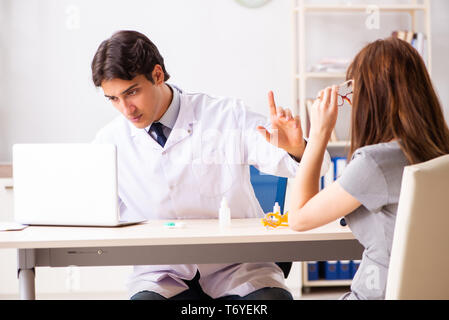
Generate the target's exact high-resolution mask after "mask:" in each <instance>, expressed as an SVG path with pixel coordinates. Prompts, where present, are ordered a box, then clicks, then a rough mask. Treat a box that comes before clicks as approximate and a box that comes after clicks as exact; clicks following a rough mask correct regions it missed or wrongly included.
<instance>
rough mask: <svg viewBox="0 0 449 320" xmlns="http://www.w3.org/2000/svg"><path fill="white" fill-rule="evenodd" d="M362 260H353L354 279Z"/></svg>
mask: <svg viewBox="0 0 449 320" xmlns="http://www.w3.org/2000/svg"><path fill="white" fill-rule="evenodd" d="M360 261H361V260H351V278H352V279H354V276H355V273H356V272H357V270H358V269H359V266H360Z"/></svg>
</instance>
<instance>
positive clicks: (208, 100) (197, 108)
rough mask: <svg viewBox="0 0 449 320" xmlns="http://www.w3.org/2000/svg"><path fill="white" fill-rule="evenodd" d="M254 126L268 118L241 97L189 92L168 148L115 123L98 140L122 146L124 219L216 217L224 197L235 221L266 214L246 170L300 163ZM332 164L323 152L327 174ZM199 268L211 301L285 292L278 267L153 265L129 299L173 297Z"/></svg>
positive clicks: (140, 271)
mask: <svg viewBox="0 0 449 320" xmlns="http://www.w3.org/2000/svg"><path fill="white" fill-rule="evenodd" d="M257 125H264V126H266V125H267V119H266V118H265V117H264V116H261V115H259V114H256V113H253V112H250V111H248V110H247V109H246V108H245V106H244V105H243V103H242V102H241V101H239V100H237V99H231V98H216V97H211V96H209V95H206V94H188V93H181V94H180V110H179V114H178V118H177V120H176V123H175V126H174V128H173V130H172V132H171V134H170V135H169V137H168V139H167V142H166V144H165V147H164V148H162V147H161V146H160V145H159V144H158V143H157V142H156V141H154V140H153V139H152V138H151V137H150V136H149V134H148V133H147V132H146V131H145V130H144V129H137V128H136V127H135V126H134V125H132V123H130V122H129V121H128V120H126V119H125V118H124V117H123V116H119V117H117V118H116V119H114V120H113V121H112V122H111V123H109V124H108V125H107V126H106V127H104V128H103V129H102V130H100V131H99V133H98V134H97V136H96V139H95V142H96V143H113V144H115V145H116V146H117V151H118V153H117V154H118V183H119V196H120V203H121V217H122V219H124V220H127V219H135V218H146V219H150V220H151V219H210V218H217V217H218V210H219V207H220V202H221V200H222V198H223V196H225V197H226V198H227V201H228V204H229V207H230V209H231V216H232V218H254V217H262V216H263V211H262V209H261V207H260V205H259V202H258V201H257V199H256V197H255V194H254V191H253V189H252V186H251V183H250V173H249V167H248V165H254V166H255V167H257V168H258V169H259V170H260V171H262V172H264V173H267V174H272V175H277V176H283V177H294V175H295V172H296V169H297V166H298V164H297V163H296V162H295V161H294V160H293V159H292V158H291V157H290V156H289V155H288V154H287V153H286V152H285V151H284V150H282V149H279V148H276V147H274V146H273V145H271V144H270V143H268V142H266V141H265V139H264V137H263V136H262V135H261V134H260V133H258V132H257V131H256V127H257ZM329 163H330V158H329V155H328V154H327V153H326V157H325V161H324V162H323V167H322V173H323V174H324V173H325V172H326V170H327V168H328V166H329ZM197 270H199V272H200V275H201V278H200V284H201V286H202V289H203V291H204V292H205V293H207V294H208V295H210V296H211V297H213V298H217V297H220V296H223V295H231V294H238V295H241V296H243V295H246V294H248V293H250V292H252V291H254V290H257V289H260V288H263V287H280V288H285V289H287V288H286V287H285V285H284V279H283V274H282V271H281V270H280V268H279V267H278V266H276V265H275V264H274V263H244V264H233V265H227V264H219V265H217V264H208V265H153V266H135V267H134V273H133V275H132V276H131V277H130V279H129V283H128V286H129V294H130V296H132V295H133V294H135V293H137V292H140V291H143V290H149V291H155V292H158V293H159V294H161V295H163V296H165V297H171V296H173V295H176V294H178V293H180V292H182V291H184V290H186V289H187V286H186V285H185V284H184V282H183V281H182V280H180V279H188V280H190V279H192V278H193V277H194V276H195V274H196V272H197Z"/></svg>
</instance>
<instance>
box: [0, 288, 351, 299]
mask: <svg viewBox="0 0 449 320" xmlns="http://www.w3.org/2000/svg"><path fill="white" fill-rule="evenodd" d="M348 290H349V287H319V288H311V290H310V292H307V293H303V294H302V295H301V297H299V294H295V292H294V293H293V297H294V299H295V300H337V299H338V298H339V297H340V296H341V295H342V294H343V293H345V292H348ZM18 298H19V297H18V295H0V300H15V299H18ZM36 298H37V299H39V300H126V299H128V297H127V295H126V293H124V292H108V293H104V292H98V293H83V292H71V293H62V294H54V293H41V294H37V297H36Z"/></svg>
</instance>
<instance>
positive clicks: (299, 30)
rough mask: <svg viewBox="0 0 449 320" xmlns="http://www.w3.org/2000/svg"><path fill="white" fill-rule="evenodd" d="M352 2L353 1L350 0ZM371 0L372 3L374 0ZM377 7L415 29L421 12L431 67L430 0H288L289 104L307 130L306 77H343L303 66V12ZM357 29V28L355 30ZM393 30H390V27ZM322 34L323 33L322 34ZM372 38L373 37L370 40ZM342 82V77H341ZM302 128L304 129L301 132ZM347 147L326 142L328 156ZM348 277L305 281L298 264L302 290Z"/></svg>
mask: <svg viewBox="0 0 449 320" xmlns="http://www.w3.org/2000/svg"><path fill="white" fill-rule="evenodd" d="M352 2H355V1H352ZM372 2H375V1H374V0H373V1H372ZM373 9H374V10H378V12H379V14H382V13H384V12H398V13H408V14H409V15H410V18H411V26H410V28H411V29H410V30H411V31H414V32H416V31H418V24H417V13H418V12H422V13H423V18H424V23H423V26H424V27H423V28H424V30H422V32H424V34H425V35H426V40H427V44H426V46H427V47H426V54H427V68H428V71H429V73H431V70H432V52H431V48H432V35H431V28H430V0H421V1H419V0H410V2H409V3H408V4H379V5H376V4H375V3H374V4H344V3H343V4H342V3H337V1H335V4H329V5H324V4H313V3H310V1H309V2H308V1H306V0H292V21H293V103H292V106H294V107H293V108H294V112H295V113H296V114H299V116H300V119H301V126H302V128H303V130H305V131H307V129H308V128H307V107H306V101H307V99H308V97H307V83H308V81H309V80H319V79H338V80H342V79H344V78H345V77H346V74H345V73H344V72H338V73H332V72H310V71H308V69H307V66H306V35H307V29H306V21H305V20H306V19H305V18H306V14H307V13H311V12H313V13H323V14H327V15H329V14H342V13H351V12H352V13H360V14H363V13H370V12H371V10H373ZM358 31H359V30H358ZM391 31H393V30H391ZM324 37H325V36H324ZM372 40H376V39H372ZM342 81H343V80H342ZM305 131H304V132H305ZM349 146H350V142H349V141H338V142H330V143H329V144H328V151H329V153H330V155H331V157H341V156H346V153H347V150H348V148H349ZM351 281H352V280H313V281H309V280H308V276H307V264H306V263H305V262H304V263H302V286H303V288H305V289H308V288H311V287H323V286H349V285H350V284H351Z"/></svg>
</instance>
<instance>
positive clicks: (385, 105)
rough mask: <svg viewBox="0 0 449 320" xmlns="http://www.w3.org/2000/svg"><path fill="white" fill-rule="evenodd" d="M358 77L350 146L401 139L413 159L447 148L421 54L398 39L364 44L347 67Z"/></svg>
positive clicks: (433, 155)
mask: <svg viewBox="0 0 449 320" xmlns="http://www.w3.org/2000/svg"><path fill="white" fill-rule="evenodd" d="M347 79H354V83H353V85H354V98H353V102H352V107H353V110H352V120H351V148H350V152H349V158H348V159H350V158H351V156H352V154H353V153H354V151H355V150H356V149H358V148H360V147H362V146H365V145H371V144H376V143H381V142H388V141H391V140H393V139H398V141H399V143H400V146H401V149H402V151H403V152H404V154H405V156H406V157H407V159H408V161H409V163H410V164H415V163H419V162H423V161H427V160H430V159H433V158H436V157H438V156H441V155H444V154H448V153H449V129H448V126H447V124H446V122H445V120H444V116H443V111H442V108H441V104H440V102H439V100H438V97H437V94H436V93H435V90H434V88H433V86H432V81H431V80H430V76H429V73H428V72H427V69H426V66H425V63H424V61H423V59H422V58H421V56H420V54H419V53H418V52H417V51H416V50H415V49H414V48H413V47H412V46H411V45H410V44H408V43H407V42H405V41H403V40H399V39H397V38H388V39H385V40H377V41H375V42H373V43H370V44H369V45H367V46H366V47H365V48H363V49H362V50H361V51H360V52H359V53H358V54H357V56H356V57H355V59H354V61H353V62H352V64H351V65H350V66H349V69H348V72H347Z"/></svg>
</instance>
